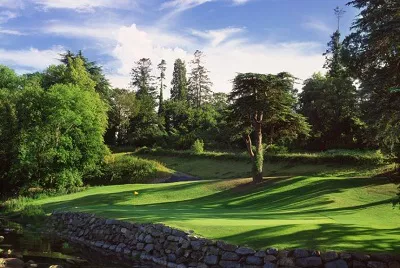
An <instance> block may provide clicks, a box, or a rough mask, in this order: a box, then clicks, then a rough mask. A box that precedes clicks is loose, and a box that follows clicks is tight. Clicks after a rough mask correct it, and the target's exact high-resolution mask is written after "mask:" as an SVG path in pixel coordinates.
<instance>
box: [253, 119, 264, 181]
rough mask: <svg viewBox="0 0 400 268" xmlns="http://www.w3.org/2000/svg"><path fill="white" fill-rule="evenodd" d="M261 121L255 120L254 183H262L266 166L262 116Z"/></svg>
mask: <svg viewBox="0 0 400 268" xmlns="http://www.w3.org/2000/svg"><path fill="white" fill-rule="evenodd" d="M260 117H261V120H260V119H257V120H255V122H254V128H255V133H254V134H255V136H256V151H255V154H254V159H253V182H254V183H260V182H261V181H262V179H263V175H262V173H263V164H264V150H263V144H262V125H261V121H262V115H261V116H260Z"/></svg>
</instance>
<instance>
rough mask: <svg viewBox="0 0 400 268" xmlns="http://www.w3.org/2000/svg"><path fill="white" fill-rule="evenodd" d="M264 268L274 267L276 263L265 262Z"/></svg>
mask: <svg viewBox="0 0 400 268" xmlns="http://www.w3.org/2000/svg"><path fill="white" fill-rule="evenodd" d="M264 268H276V264H275V263H271V262H265V264H264Z"/></svg>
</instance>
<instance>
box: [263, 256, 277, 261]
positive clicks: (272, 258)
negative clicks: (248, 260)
mask: <svg viewBox="0 0 400 268" xmlns="http://www.w3.org/2000/svg"><path fill="white" fill-rule="evenodd" d="M274 261H276V257H275V256H274V255H267V256H265V257H264V262H274Z"/></svg>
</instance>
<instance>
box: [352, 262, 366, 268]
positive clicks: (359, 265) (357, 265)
mask: <svg viewBox="0 0 400 268" xmlns="http://www.w3.org/2000/svg"><path fill="white" fill-rule="evenodd" d="M366 267H367V266H366V265H365V263H363V262H361V261H357V260H354V261H353V268H366Z"/></svg>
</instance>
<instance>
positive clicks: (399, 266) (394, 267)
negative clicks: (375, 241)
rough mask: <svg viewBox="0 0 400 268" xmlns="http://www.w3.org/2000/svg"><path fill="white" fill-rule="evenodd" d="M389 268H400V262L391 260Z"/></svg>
mask: <svg viewBox="0 0 400 268" xmlns="http://www.w3.org/2000/svg"><path fill="white" fill-rule="evenodd" d="M389 268H400V263H399V262H397V261H392V262H389Z"/></svg>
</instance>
